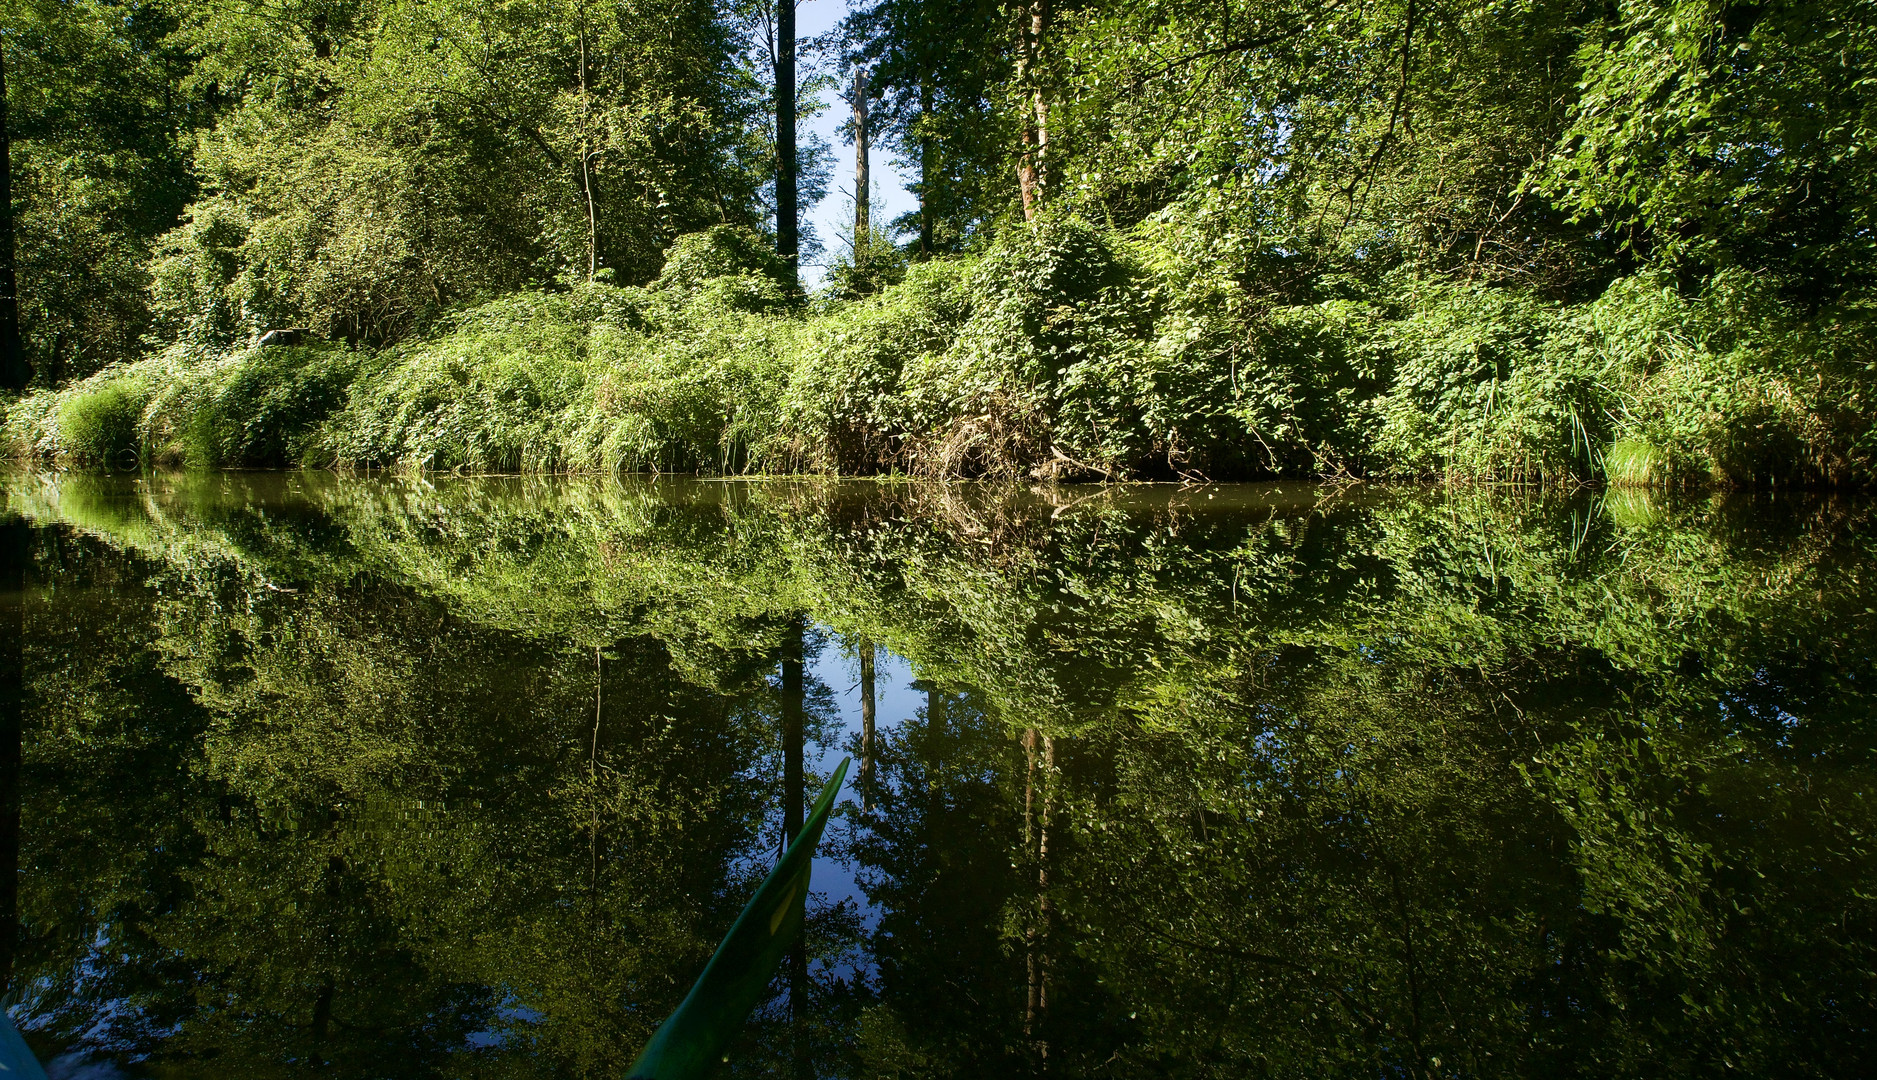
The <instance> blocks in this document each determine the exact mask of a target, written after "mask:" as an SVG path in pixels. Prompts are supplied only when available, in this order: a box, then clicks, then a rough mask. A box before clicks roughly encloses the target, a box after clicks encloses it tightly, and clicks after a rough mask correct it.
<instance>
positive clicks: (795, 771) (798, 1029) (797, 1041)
mask: <svg viewBox="0 0 1877 1080" xmlns="http://www.w3.org/2000/svg"><path fill="white" fill-rule="evenodd" d="M784 6H786V0H785V5H784ZM807 633H808V626H807V622H806V621H805V620H804V619H803V618H802V616H800V615H797V616H795V618H794V619H792V620H790V623H789V628H788V630H787V632H786V636H785V637H784V638H783V642H782V789H783V793H782V831H783V835H784V837H785V838H786V842H787V843H789V844H793V843H794V842H795V837H796V835H797V834H799V833H800V832H801V831H802V802H803V800H804V798H805V797H806V793H805V792H804V790H803V788H804V784H803V777H802V721H803V717H802V714H803V712H804V711H805V710H804V707H803V705H804V693H805V691H804V688H803V679H802V666H803V660H804V653H805V652H806V649H805V648H804V643H803V639H804V638H805V637H806V636H807ZM807 1020H808V945H807V942H805V941H797V942H796V943H795V947H794V948H792V949H790V950H789V1042H790V1045H791V1048H792V1055H793V1057H794V1063H795V1072H794V1075H795V1076H796V1077H797V1078H798V1080H799V1078H802V1077H806V1076H808V1075H809V1060H808V1038H807V1035H806V1033H805V1032H804V1031H803V1030H802V1029H803V1025H804V1024H805V1023H806V1022H807Z"/></svg>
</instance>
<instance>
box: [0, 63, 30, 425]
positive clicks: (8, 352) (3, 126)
mask: <svg viewBox="0 0 1877 1080" xmlns="http://www.w3.org/2000/svg"><path fill="white" fill-rule="evenodd" d="M11 125H12V118H11V117H10V116H9V115H8V114H7V69H6V50H5V48H4V46H0V390H24V389H26V383H27V382H28V381H29V380H30V379H31V378H32V369H31V368H29V367H28V366H27V364H26V353H25V351H24V349H22V348H21V342H20V301H19V281H18V277H17V275H16V273H15V271H14V265H13V254H14V253H13V131H12V126H11Z"/></svg>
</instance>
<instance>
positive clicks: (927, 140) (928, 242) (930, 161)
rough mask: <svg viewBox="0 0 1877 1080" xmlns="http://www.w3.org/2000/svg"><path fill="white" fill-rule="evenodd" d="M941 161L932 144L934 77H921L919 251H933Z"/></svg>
mask: <svg viewBox="0 0 1877 1080" xmlns="http://www.w3.org/2000/svg"><path fill="white" fill-rule="evenodd" d="M937 166H938V162H937V161H936V160H934V158H933V147H932V80H931V79H930V78H927V77H924V76H921V77H920V79H919V254H920V255H922V256H924V257H926V258H931V256H932V251H933V230H932V197H933V193H934V192H936V191H937V190H938V187H937V185H938V179H937V174H938V167H937Z"/></svg>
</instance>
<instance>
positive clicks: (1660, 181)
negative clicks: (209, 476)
mask: <svg viewBox="0 0 1877 1080" xmlns="http://www.w3.org/2000/svg"><path fill="white" fill-rule="evenodd" d="M822 2H826V3H831V2H833V0H822ZM792 26H793V13H792V10H779V9H778V8H777V7H776V6H775V5H774V4H773V3H770V2H768V0H724V2H718V0H678V2H677V3H662V4H659V5H656V6H652V5H641V4H639V3H637V2H636V0H627V2H624V3H611V4H596V3H592V2H591V0H516V2H506V3H483V2H478V3H469V2H466V0H256V2H253V3H242V4H232V3H214V2H200V0H197V2H184V0H169V2H157V3H114V2H107V0H19V2H16V3H13V4H11V5H9V6H8V7H7V8H6V14H5V16H4V22H0V42H3V44H4V61H5V65H6V73H5V74H6V92H7V106H8V115H7V130H8V132H9V135H10V137H11V166H12V185H13V204H12V205H13V210H14V215H13V224H14V230H13V231H14V235H15V238H16V246H17V262H18V276H19V298H20V299H19V303H20V321H21V327H22V338H23V343H24V350H25V354H26V357H27V359H28V360H29V361H30V363H31V366H32V369H33V372H34V376H33V378H34V387H33V389H32V390H31V391H30V392H29V393H28V394H26V395H25V396H24V397H22V398H21V399H19V400H18V401H17V402H16V403H15V404H13V405H12V406H11V407H10V410H9V412H8V416H7V429H8V438H9V440H10V441H11V442H12V444H13V445H14V446H15V448H16V449H17V451H18V452H19V453H21V454H26V455H35V456H38V457H42V458H49V459H57V460H61V461H66V462H70V463H74V464H102V465H108V466H119V467H121V466H126V465H132V464H148V463H158V464H163V463H177V464H192V465H210V466H216V465H222V466H228V465H244V466H256V465H286V464H309V465H318V466H357V467H398V468H406V469H474V470H523V471H535V470H540V471H551V470H592V471H606V470H616V469H646V468H652V469H660V470H701V471H774V472H799V471H821V472H840V473H858V474H867V473H881V472H898V473H911V474H922V475H935V476H1031V477H1042V478H1061V479H1095V478H1192V477H1208V478H1212V479H1228V478H1251V477H1258V476H1271V475H1283V476H1313V475H1349V476H1363V477H1428V476H1449V477H1467V478H1496V479H1512V480H1571V481H1579V480H1590V481H1604V480H1607V481H1609V482H1613V483H1626V484H1652V485H1681V484H1688V483H1709V482H1718V483H1723V484H1793V483H1825V484H1863V483H1868V482H1870V481H1871V480H1873V479H1877V371H1873V363H1874V362H1877V329H1874V328H1873V326H1872V323H1871V312H1872V301H1873V298H1874V297H1877V291H1874V283H1873V278H1874V274H1877V262H1873V257H1872V256H1873V244H1874V243H1877V231H1874V230H1877V176H1874V175H1873V159H1872V150H1871V147H1872V146H1873V143H1874V139H1877V78H1874V77H1873V72H1877V3H1872V2H1871V0H1823V2H1801V0H1774V2H1767V3H1733V2H1724V0H1617V2H1613V3H1599V4H1592V3H1583V2H1580V0H1512V2H1500V0H1493V2H1486V3H1465V4H1462V3H1455V2H1452V0H1379V2H1373V3H1364V4H1351V3H1347V2H1343V0H1329V2H1322V0H1307V2H1306V0H1274V2H1264V3H1258V4H1250V3H1245V2H1242V0H1227V2H1225V3H1198V2H1193V0H1091V2H1071V0H1003V2H995V3H992V2H985V0H961V2H957V3H946V4H939V3H929V2H928V3H922V2H917V0H878V2H875V3H871V4H861V5H857V6H855V7H853V8H852V9H851V10H850V12H849V14H848V15H847V17H846V18H845V20H844V21H843V22H842V23H841V24H840V26H839V27H838V29H837V30H836V31H834V32H833V33H831V34H829V35H827V36H825V37H822V38H818V39H814V40H812V41H804V42H801V43H800V44H799V47H793V48H792V47H790V45H789V43H790V42H791V41H792V40H793V31H792ZM798 67H799V70H796V69H797V68H798ZM777 86H783V87H784V88H785V90H787V89H792V91H793V92H792V93H784V94H783V95H782V97H781V98H778V95H777V93H776V87H777ZM778 100H781V101H782V103H783V105H784V108H783V109H781V110H778V108H777V103H778ZM821 108H838V109H840V110H842V114H843V115H847V114H848V113H851V114H852V115H853V117H854V119H853V121H851V122H850V123H849V124H848V128H847V132H848V134H849V136H850V137H863V136H864V138H861V139H860V140H859V141H861V142H863V143H864V144H869V145H870V146H871V148H872V150H873V152H874V153H876V154H890V155H892V156H893V157H895V158H897V159H898V160H900V161H901V162H903V163H904V165H905V166H906V168H907V170H908V172H909V174H910V175H912V176H914V177H915V180H914V182H913V184H912V185H911V186H912V194H913V195H914V196H915V198H916V200H917V203H916V208H915V209H914V210H913V211H912V212H911V213H909V214H907V215H905V216H903V217H901V218H899V219H896V220H893V221H878V220H868V219H867V218H866V214H865V210H866V202H867V200H866V199H864V198H863V199H861V200H859V205H858V206H856V208H855V209H856V211H857V212H858V217H859V218H860V221H859V222H857V223H856V225H855V227H853V228H851V229H849V230H847V231H846V233H845V235H842V236H827V237H819V238H816V237H813V236H804V237H802V239H801V242H800V243H799V244H798V243H797V241H796V239H795V237H794V233H795V223H796V222H795V218H796V214H797V212H798V209H797V208H799V207H800V206H802V205H811V204H813V203H814V202H815V201H816V200H818V199H821V198H824V197H828V195H827V193H828V192H829V191H830V190H831V189H832V188H834V187H836V186H845V187H847V188H848V189H850V190H858V191H861V192H864V191H865V190H866V188H865V187H864V186H862V187H859V188H856V187H855V185H854V183H853V181H852V180H850V179H847V178H846V170H847V168H848V167H847V166H846V165H845V164H844V162H845V159H846V157H845V155H846V152H845V151H841V152H840V153H839V154H837V152H836V148H834V147H831V146H828V145H824V144H816V143H814V142H813V141H812V140H804V141H801V142H800V143H799V145H798V144H797V141H796V140H793V139H789V138H786V137H784V138H778V132H782V133H784V134H785V135H786V133H787V132H788V131H790V130H792V125H791V123H790V122H791V120H792V118H794V117H798V116H801V115H811V114H813V113H814V112H815V111H816V110H818V109H821ZM779 112H780V114H781V117H782V123H781V126H778V119H777V118H778V113H779ZM837 160H838V161H840V162H843V163H842V164H839V165H838V170H839V175H837ZM778 177H785V178H786V179H785V180H784V182H783V183H782V184H781V185H780V186H778V183H777V179H778ZM778 192H781V194H782V195H783V196H784V197H783V198H781V199H778V198H777V195H778ZM778 204H780V205H782V206H783V207H784V213H783V214H782V216H781V218H780V219H779V218H778V215H777V209H776V208H777V206H778ZM779 225H780V226H781V227H779ZM817 244H818V245H819V248H820V250H822V251H824V252H825V253H826V255H827V256H828V257H830V258H831V259H832V260H833V261H834V262H835V263H836V265H835V267H834V269H833V271H832V272H831V274H830V275H829V278H828V282H827V283H826V284H825V285H824V286H823V287H822V288H820V289H818V290H816V291H814V292H812V293H809V292H805V291H804V290H803V289H802V288H801V287H800V284H799V277H800V275H799V268H798V266H797V265H796V262H795V259H796V257H797V255H798V254H799V253H800V252H803V251H805V252H807V253H809V254H810V255H812V254H813V253H814V252H815V251H816V250H817ZM269 331H289V333H277V334H275V335H274V336H273V337H271V338H267V339H266V340H267V343H265V344H264V343H263V338H264V336H265V335H267V334H268V332H269ZM281 342H286V344H280V343H281Z"/></svg>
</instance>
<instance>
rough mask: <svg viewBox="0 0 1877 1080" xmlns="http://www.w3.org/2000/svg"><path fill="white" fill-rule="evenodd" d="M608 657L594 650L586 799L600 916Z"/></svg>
mask: <svg viewBox="0 0 1877 1080" xmlns="http://www.w3.org/2000/svg"><path fill="white" fill-rule="evenodd" d="M605 659H606V657H605V654H604V652H603V651H602V650H601V648H600V646H598V645H595V646H594V647H593V744H592V746H591V747H590V748H589V749H588V751H587V789H588V790H587V798H588V799H589V800H590V802H591V806H592V812H593V817H592V819H591V820H590V821H589V822H588V824H587V857H588V859H589V860H590V862H591V863H592V865H591V867H590V868H589V870H588V878H587V891H588V894H589V898H590V899H591V900H592V901H593V904H592V908H593V911H594V913H595V914H597V913H598V911H599V907H598V901H599V896H600V710H601V708H602V707H603V706H604V705H605V704H606V665H605Z"/></svg>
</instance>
